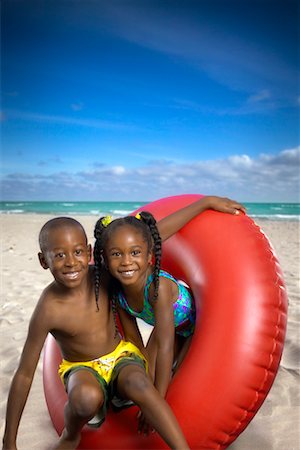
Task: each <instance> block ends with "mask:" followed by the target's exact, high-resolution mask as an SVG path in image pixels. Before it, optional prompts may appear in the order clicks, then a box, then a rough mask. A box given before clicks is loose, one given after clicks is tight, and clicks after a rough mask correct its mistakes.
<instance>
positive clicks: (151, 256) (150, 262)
mask: <svg viewBox="0 0 300 450" xmlns="http://www.w3.org/2000/svg"><path fill="white" fill-rule="evenodd" d="M153 261H154V255H153V252H149V253H148V264H150V265H151V266H152V265H153Z"/></svg>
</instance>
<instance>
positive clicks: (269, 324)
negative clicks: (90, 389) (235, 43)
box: [44, 195, 287, 450]
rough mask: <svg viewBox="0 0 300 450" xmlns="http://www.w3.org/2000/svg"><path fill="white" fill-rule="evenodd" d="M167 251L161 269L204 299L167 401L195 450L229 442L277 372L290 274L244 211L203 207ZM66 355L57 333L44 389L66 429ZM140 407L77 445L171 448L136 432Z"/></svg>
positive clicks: (48, 350)
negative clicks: (62, 375)
mask: <svg viewBox="0 0 300 450" xmlns="http://www.w3.org/2000/svg"><path fill="white" fill-rule="evenodd" d="M200 197H201V196H199V195H182V196H174V197H168V198H164V199H161V200H158V201H155V202H153V203H150V204H149V205H147V206H144V207H143V208H142V209H144V210H148V211H151V212H152V213H153V214H154V216H155V217H156V219H157V220H159V219H161V218H163V217H165V216H166V215H168V214H170V213H171V212H173V211H175V210H177V209H179V208H182V207H183V206H185V205H188V204H189V203H191V202H193V201H195V200H197V199H198V198H200ZM163 255H164V256H163V263H162V266H163V268H165V269H166V270H168V271H170V272H171V273H172V274H173V275H174V276H176V277H178V278H180V279H182V280H184V281H185V282H187V283H188V285H189V286H190V287H191V289H192V291H193V294H194V297H195V300H196V306H197V321H196V330H195V334H194V336H193V340H192V344H191V348H190V350H189V353H188V355H187V356H186V358H185V360H184V363H183V365H182V367H181V368H180V370H179V372H178V373H177V374H176V376H175V377H174V379H173V381H172V383H171V386H170V388H169V391H168V395H167V400H168V402H169V404H170V405H171V407H172V409H173V411H174V413H175V415H176V416H177V418H178V421H179V423H180V425H181V427H182V429H183V432H184V434H185V436H186V438H187V441H188V443H189V445H190V447H191V448H192V449H202V450H204V449H205V450H207V449H224V448H226V447H227V446H228V445H229V444H230V443H232V442H233V441H234V440H235V439H236V438H237V436H238V435H239V434H240V433H241V432H242V431H243V430H244V429H245V427H246V426H247V425H248V423H249V422H250V421H251V419H252V418H253V417H254V415H255V413H256V412H257V411H258V409H259V408H260V406H261V404H262V403H263V401H264V399H265V398H266V396H267V394H268V392H269V390H270V388H271V385H272V383H273V381H274V378H275V376H276V372H277V370H278V366H279V362H280V358H281V354H282V350H283V344H284V337H285V330H286V314H287V294H286V290H285V286H284V281H283V277H282V272H281V270H280V267H279V264H278V261H277V259H276V256H275V255H274V252H273V250H272V247H271V245H270V243H269V241H268V239H267V238H266V237H265V235H264V234H263V233H262V231H261V230H260V228H259V227H258V226H256V225H255V223H254V222H253V221H252V220H251V219H250V218H249V217H248V216H246V215H244V214H241V215H239V216H232V215H229V214H223V213H219V212H215V211H211V210H210V211H206V212H204V213H202V214H200V215H199V216H198V217H196V218H195V219H193V220H192V221H191V222H190V223H189V224H187V225H186V226H185V227H184V228H183V229H182V230H181V231H180V232H178V233H177V234H176V235H175V236H173V237H172V238H170V239H169V240H168V241H167V242H165V243H164V246H163ZM60 358H61V356H60V352H59V349H58V347H57V345H56V343H55V341H54V339H53V338H52V337H51V336H50V337H49V338H48V339H47V342H46V347H45V353H44V390H45V396H46V401H47V405H48V409H49V413H50V416H51V419H52V421H53V424H54V427H55V428H56V430H57V431H58V433H61V431H62V429H63V408H64V403H65V401H66V394H65V392H64V388H63V386H62V383H61V381H60V379H59V377H58V375H57V367H58V364H59V362H60ZM136 412H137V409H136V407H132V408H129V409H128V410H125V411H122V412H120V413H113V412H111V411H109V413H108V416H107V419H106V421H105V423H104V424H103V425H102V427H101V428H100V429H98V430H96V431H95V430H93V429H90V428H88V427H85V428H84V430H83V433H82V439H81V443H80V446H79V447H78V448H80V449H127V450H129V449H130V450H135V449H152V450H153V449H161V448H167V446H166V445H165V444H164V443H163V441H162V440H161V439H160V437H159V436H158V435H157V434H152V435H150V436H149V437H144V436H140V435H138V434H137V422H136V420H135V415H136Z"/></svg>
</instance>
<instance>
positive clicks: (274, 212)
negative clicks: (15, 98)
mask: <svg viewBox="0 0 300 450" xmlns="http://www.w3.org/2000/svg"><path fill="white" fill-rule="evenodd" d="M147 203H149V202H146V201H134V202H129V201H128V202H101V201H99V202H71V201H70V202H68V201H66V202H40V201H39V202H27V201H24V202H23V201H19V202H12V201H7V202H5V201H1V202H0V213H1V214H29V213H30V214H51V215H61V216H63V215H70V216H74V215H92V216H98V217H99V216H101V217H102V216H105V215H108V214H110V215H112V216H113V217H120V216H126V215H128V214H130V213H131V212H132V211H135V210H136V209H138V208H140V207H142V206H144V205H147ZM243 204H244V205H245V206H246V208H247V213H248V215H249V216H250V217H253V218H262V219H268V220H299V218H300V203H247V202H245V203H243Z"/></svg>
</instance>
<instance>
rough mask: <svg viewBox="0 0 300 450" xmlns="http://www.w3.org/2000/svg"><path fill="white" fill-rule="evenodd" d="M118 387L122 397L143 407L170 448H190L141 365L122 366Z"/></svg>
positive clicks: (117, 381)
mask: <svg viewBox="0 0 300 450" xmlns="http://www.w3.org/2000/svg"><path fill="white" fill-rule="evenodd" d="M116 388H117V391H118V394H119V395H120V396H121V397H123V398H126V399H130V400H133V401H134V403H136V404H137V405H138V406H139V407H140V408H141V411H142V412H143V414H144V415H145V417H146V419H147V421H149V423H150V424H151V425H152V426H153V428H155V429H156V431H157V432H158V433H159V434H160V436H161V437H162V438H163V439H164V441H165V442H166V443H167V444H168V445H169V447H170V448H172V449H174V450H175V449H178V450H186V449H188V448H189V447H188V444H187V442H186V440H185V437H184V435H183V433H182V431H181V429H180V427H179V424H178V422H177V420H176V418H175V416H174V414H173V411H172V410H171V408H170V407H169V405H168V403H167V402H166V401H165V399H164V398H163V397H162V396H161V395H160V394H159V393H158V391H157V390H156V389H155V387H154V386H153V384H152V383H151V381H150V378H149V377H148V376H147V374H146V372H145V370H144V369H143V368H142V367H141V366H139V365H137V364H128V365H126V366H124V367H122V368H121V369H120V372H119V374H118V378H117V380H116Z"/></svg>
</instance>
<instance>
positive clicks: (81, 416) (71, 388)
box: [55, 369, 104, 450]
mask: <svg viewBox="0 0 300 450" xmlns="http://www.w3.org/2000/svg"><path fill="white" fill-rule="evenodd" d="M103 403H104V393H103V391H102V389H101V386H100V384H99V382H98V381H97V379H96V377H95V376H94V375H93V374H92V373H91V372H89V371H88V370H85V369H82V370H77V371H76V372H74V373H73V374H72V373H71V375H70V376H69V379H68V402H67V403H66V405H65V412H64V415H65V429H64V431H63V433H62V435H61V438H60V440H59V442H58V445H57V446H56V447H55V450H71V449H72V450H73V449H76V448H77V446H78V444H79V442H80V433H81V429H82V427H83V426H84V425H85V424H86V423H87V422H88V421H89V420H90V419H91V418H92V417H94V416H95V415H96V414H97V412H98V411H99V409H101V407H102V406H103Z"/></svg>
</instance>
